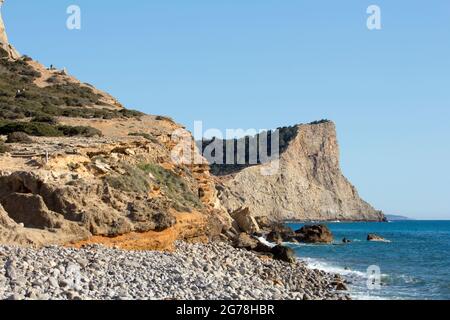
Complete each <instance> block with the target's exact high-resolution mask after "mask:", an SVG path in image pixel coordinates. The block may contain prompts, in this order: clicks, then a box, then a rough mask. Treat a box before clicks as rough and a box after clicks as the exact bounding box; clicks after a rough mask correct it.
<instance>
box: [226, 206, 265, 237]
mask: <svg viewBox="0 0 450 320" xmlns="http://www.w3.org/2000/svg"><path fill="white" fill-rule="evenodd" d="M231 217H232V218H233V219H234V222H235V226H236V229H237V230H239V231H242V232H245V233H248V234H252V233H258V232H259V231H260V229H259V226H258V223H257V222H256V220H255V218H254V217H253V216H252V215H251V213H250V210H249V209H248V208H241V209H239V210H236V211H234V212H232V213H231Z"/></svg>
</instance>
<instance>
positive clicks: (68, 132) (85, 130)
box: [57, 126, 103, 137]
mask: <svg viewBox="0 0 450 320" xmlns="http://www.w3.org/2000/svg"><path fill="white" fill-rule="evenodd" d="M57 128H58V130H59V131H61V132H62V134H63V135H64V136H68V137H73V136H82V137H95V136H99V137H101V136H102V135H103V134H102V132H101V131H100V130H98V129H96V128H92V127H87V126H77V127H71V126H58V127H57Z"/></svg>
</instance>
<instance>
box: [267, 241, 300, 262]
mask: <svg viewBox="0 0 450 320" xmlns="http://www.w3.org/2000/svg"><path fill="white" fill-rule="evenodd" d="M271 253H272V254H273V257H274V259H277V260H281V261H285V262H289V263H294V262H295V261H296V259H295V252H294V250H292V249H291V248H289V247H285V246H282V245H277V246H275V247H273V248H272V250H271Z"/></svg>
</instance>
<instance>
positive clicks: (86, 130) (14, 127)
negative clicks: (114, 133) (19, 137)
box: [0, 120, 102, 137]
mask: <svg viewBox="0 0 450 320" xmlns="http://www.w3.org/2000/svg"><path fill="white" fill-rule="evenodd" d="M15 132H23V133H26V134H27V135H30V136H37V137H63V136H67V137H74V136H83V137H93V136H101V135H102V133H101V131H100V130H98V129H95V128H92V127H87V126H77V127H71V126H64V125H54V124H50V123H44V122H20V121H9V120H0V135H9V134H12V133H15Z"/></svg>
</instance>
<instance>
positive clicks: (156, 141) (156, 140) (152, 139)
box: [128, 132, 159, 143]
mask: <svg viewBox="0 0 450 320" xmlns="http://www.w3.org/2000/svg"><path fill="white" fill-rule="evenodd" d="M128 135H129V136H131V137H143V138H145V139H147V140H149V141H151V142H153V143H159V141H158V139H156V138H155V137H153V136H152V135H151V134H149V133H145V132H131V133H129V134H128Z"/></svg>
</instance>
